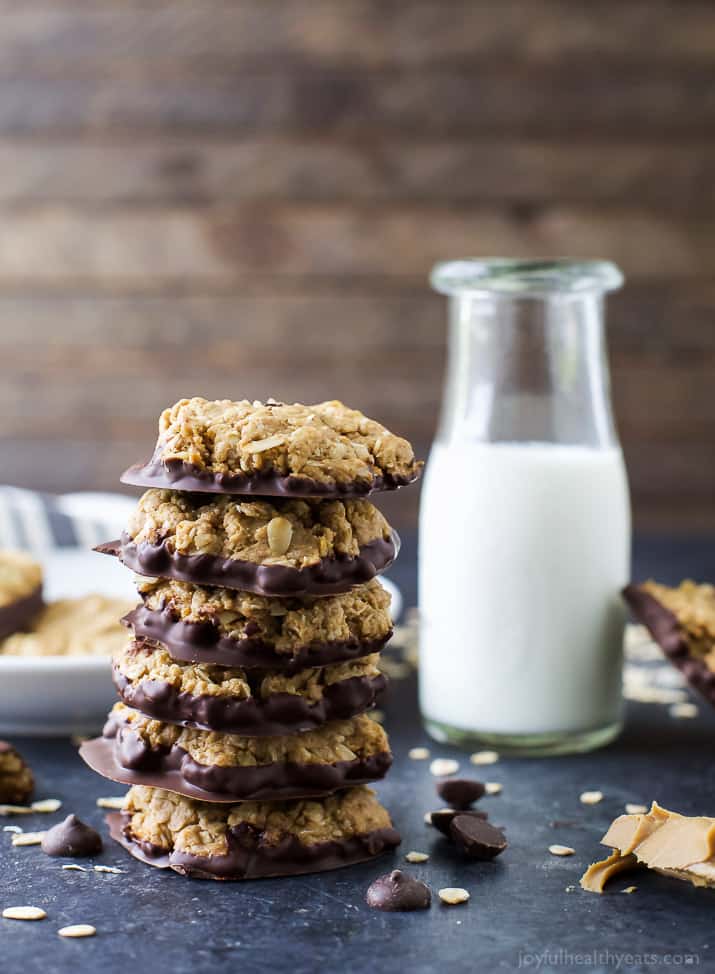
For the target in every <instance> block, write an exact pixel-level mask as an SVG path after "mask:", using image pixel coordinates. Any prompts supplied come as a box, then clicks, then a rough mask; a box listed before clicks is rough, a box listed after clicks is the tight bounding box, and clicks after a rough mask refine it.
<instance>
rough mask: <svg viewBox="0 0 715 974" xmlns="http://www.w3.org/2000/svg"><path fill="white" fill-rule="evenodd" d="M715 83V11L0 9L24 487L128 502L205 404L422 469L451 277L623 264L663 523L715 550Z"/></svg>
mask: <svg viewBox="0 0 715 974" xmlns="http://www.w3.org/2000/svg"><path fill="white" fill-rule="evenodd" d="M714 69H715V17H713V7H712V3H711V2H709V0H677V2H676V0H623V2H621V0H594V2H586V0H539V3H538V4H534V3H530V2H528V0H500V2H498V3H496V2H493V0H400V2H398V0H340V2H335V0H204V2H202V3H198V2H193V0H153V2H152V3H150V4H147V3H144V2H142V0H25V2H24V3H23V4H22V5H20V4H17V3H15V2H11V0H0V455H2V459H3V474H2V479H3V480H7V481H9V482H13V483H24V484H29V485H33V486H37V487H42V488H44V489H55V490H65V489H67V490H69V489H76V488H78V487H104V488H106V487H114V486H116V479H117V474H118V472H119V471H120V470H121V469H122V468H123V467H124V466H126V465H127V464H128V463H129V462H131V461H133V460H136V459H138V458H140V457H141V456H143V455H145V454H146V453H147V452H148V450H149V449H150V448H151V445H152V442H153V439H154V436H155V428H156V418H157V415H158V413H159V411H160V410H161V409H162V407H163V406H165V405H166V404H167V403H169V402H172V401H173V400H175V399H177V398H180V397H182V396H185V395H193V394H204V395H208V396H212V397H214V396H216V397H219V396H220V397H223V396H226V397H232V398H238V397H242V396H247V397H249V398H254V397H255V398H258V397H265V396H267V395H271V394H272V395H275V396H277V397H280V398H284V399H289V400H291V399H298V400H304V401H314V400H316V399H320V398H326V397H331V396H336V395H337V396H340V397H341V398H344V399H345V400H347V401H349V402H351V403H354V404H355V405H357V406H359V407H361V408H364V409H365V410H366V411H368V412H369V413H371V414H373V415H376V416H378V417H379V418H381V419H383V420H384V421H385V422H386V423H387V424H388V425H389V426H391V427H393V428H394V429H395V430H397V431H400V432H403V433H404V434H405V435H408V436H409V437H411V438H412V439H413V440H414V441H415V443H416V445H417V447H418V450H419V451H420V452H422V453H424V452H426V451H427V449H428V446H429V441H430V438H431V436H432V433H433V431H434V428H435V424H436V422H437V417H438V412H439V403H440V389H441V380H442V371H443V366H444V352H445V349H444V337H445V307H444V304H443V301H442V299H441V298H439V297H437V296H436V295H433V294H431V293H430V292H429V290H428V287H427V275H428V272H429V268H430V266H431V264H432V263H434V262H435V261H436V260H439V259H443V258H445V257H449V256H461V255H465V254H501V255H505V256H509V255H511V256H517V255H519V256H521V255H524V254H528V255H532V256H535V257H538V256H552V255H553V254H566V255H570V256H606V257H610V258H612V259H614V260H616V261H618V262H619V263H620V264H621V265H622V267H623V269H624V271H625V273H626V275H627V278H628V286H627V287H626V289H625V290H624V291H623V292H621V293H619V294H618V295H616V296H614V297H613V298H612V299H611V300H610V302H609V346H610V354H611V361H612V377H613V391H614V402H615V405H616V411H617V415H618V421H619V427H620V430H621V433H622V437H623V441H624V446H625V450H626V456H627V460H628V464H629V471H630V475H631V482H632V487H633V495H634V507H635V514H636V523H637V524H641V525H646V526H648V527H649V528H652V529H656V530H668V529H673V530H676V529H681V528H683V529H685V528H687V529H692V530H704V529H708V530H711V531H715V507H714V506H713V504H712V496H713V487H712V485H713V483H715V449H713V446H712V444H713V441H714V438H715V396H713V393H712V389H713V388H714V387H715V310H714V309H715V283H714V282H715V246H713V245H714V244H715V190H714V189H713V187H715V179H714V178H713V177H714V176H715V138H714V137H713V132H714V131H715V128H714V125H715V84H713V77H714V75H713V71H714ZM417 496H418V493H417V491H404V492H401V493H399V494H398V495H396V496H394V497H390V498H386V499H385V509H386V512H387V513H388V515H389V516H390V517H392V518H393V519H394V520H395V521H396V523H397V524H398V525H407V524H410V523H414V516H415V512H416V503H417Z"/></svg>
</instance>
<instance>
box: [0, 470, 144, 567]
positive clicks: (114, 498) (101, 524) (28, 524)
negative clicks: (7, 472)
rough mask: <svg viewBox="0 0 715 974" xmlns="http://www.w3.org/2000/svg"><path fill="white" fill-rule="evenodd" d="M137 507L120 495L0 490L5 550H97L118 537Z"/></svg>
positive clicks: (1, 542) (0, 522) (0, 527)
mask: <svg viewBox="0 0 715 974" xmlns="http://www.w3.org/2000/svg"><path fill="white" fill-rule="evenodd" d="M135 505H136V502H135V501H134V500H133V499H132V498H131V497H124V496H122V495H121V494H103V493H97V492H94V491H80V492H78V493H76V494H61V495H54V494H42V493H38V492H37V491H34V490H25V489H24V488H22V487H3V486H0V548H15V549H17V548H20V549H24V550H25V551H31V552H35V553H41V552H43V551H47V550H48V549H50V548H67V547H74V548H93V547H94V545H97V544H101V543H102V542H103V541H110V540H112V539H113V538H118V537H119V535H120V534H121V532H122V530H123V529H124V527H125V526H126V523H127V518H128V517H129V514H130V513H131V511H132V510H133V508H134V507H135Z"/></svg>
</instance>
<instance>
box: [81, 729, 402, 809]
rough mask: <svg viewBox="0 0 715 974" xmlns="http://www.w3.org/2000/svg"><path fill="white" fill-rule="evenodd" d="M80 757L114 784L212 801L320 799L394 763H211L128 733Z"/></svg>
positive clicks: (385, 758)
mask: <svg viewBox="0 0 715 974" xmlns="http://www.w3.org/2000/svg"><path fill="white" fill-rule="evenodd" d="M79 753H80V757H81V758H82V759H83V760H84V761H85V762H86V764H88V765H89V767H90V768H92V770H93V771H96V772H97V773H98V774H101V775H102V776H103V777H105V778H109V779H110V780H112V781H118V782H120V783H121V784H125V785H148V786H149V787H152V788H163V789H165V790H166V791H173V792H175V793H176V794H179V795H185V796H186V797H187V798H194V799H197V800H198V801H207V802H236V801H255V800H270V801H274V800H284V799H294V798H318V797H322V796H323V795H329V794H332V793H333V792H335V791H337V790H339V789H340V788H347V787H350V786H353V785H362V784H367V783H368V782H370V781H377V780H378V779H380V778H383V777H384V776H385V774H387V771H388V770H389V768H390V765H391V764H392V756H391V754H390V753H389V751H381V752H378V753H377V754H371V755H368V756H366V757H364V758H356V759H355V760H353V761H336V762H334V763H332V764H319V763H317V762H316V763H312V764H309V763H297V762H274V763H273V764H267V765H256V766H222V765H206V764H200V763H199V762H198V761H196V760H195V759H194V758H192V757H191V755H190V754H188V753H187V752H186V751H185V750H183V748H181V747H179V746H178V745H174V746H173V747H172V748H170V749H169V750H167V751H159V750H152V749H150V748H149V747H148V746H147V745H146V743H144V742H143V741H142V740H141V738H140V737H139V736H138V735H137V734H135V733H133V732H132V731H131V730H129V729H124V730H122V732H121V733H120V734H118V735H117V737H116V738H114V739H111V738H106V737H104V738H102V737H98V738H95V739H94V740H92V741H85V742H84V743H83V744H82V746H81V748H80V752H79Z"/></svg>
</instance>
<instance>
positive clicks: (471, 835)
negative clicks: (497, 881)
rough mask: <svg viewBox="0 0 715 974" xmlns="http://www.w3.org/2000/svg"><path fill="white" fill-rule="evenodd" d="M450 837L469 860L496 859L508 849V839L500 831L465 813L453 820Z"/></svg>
mask: <svg viewBox="0 0 715 974" xmlns="http://www.w3.org/2000/svg"><path fill="white" fill-rule="evenodd" d="M449 836H450V838H451V839H452V841H453V842H454V844H455V845H456V847H457V849H458V850H459V851H460V852H461V853H462V854H463V855H464V856H466V857H467V858H468V859H481V860H487V859H494V858H495V857H496V856H498V855H500V854H501V853H502V852H503V851H504V850H505V849H506V847H507V841H506V837H505V835H504V833H503V832H502V831H501V830H500V829H497V828H495V827H494V826H493V825H490V824H489V822H485V821H483V820H480V819H478V818H476V817H475V816H474V815H465V814H464V813H459V814H457V815H455V817H454V818H453V819H452V821H451V823H450V826H449Z"/></svg>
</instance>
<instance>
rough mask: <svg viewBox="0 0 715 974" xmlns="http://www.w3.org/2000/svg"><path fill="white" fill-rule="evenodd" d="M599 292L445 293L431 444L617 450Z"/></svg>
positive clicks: (601, 301)
mask: <svg viewBox="0 0 715 974" xmlns="http://www.w3.org/2000/svg"><path fill="white" fill-rule="evenodd" d="M603 304H604V302H603V295H602V293H601V292H599V291H588V292H586V293H577V294H573V293H569V294H560V293H558V292H555V293H554V292H552V293H549V294H541V295H537V296H533V295H532V296H529V295H526V296H525V295H518V296H512V295H509V294H497V293H482V294H475V293H459V292H457V293H454V294H452V295H451V296H450V299H449V317H450V326H449V352H448V364H447V381H446V386H445V395H444V402H443V409H442V419H441V423H440V430H439V433H438V438H439V439H440V440H443V441H444V440H455V439H468V440H476V441H484V442H543V443H555V444H557V443H559V444H566V445H583V446H590V447H596V448H607V447H609V446H610V447H612V446H616V445H617V444H618V437H617V434H616V431H615V427H614V423H613V416H612V411H611V402H610V380H609V373H608V363H607V359H606V348H605V336H604V326H603Z"/></svg>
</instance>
